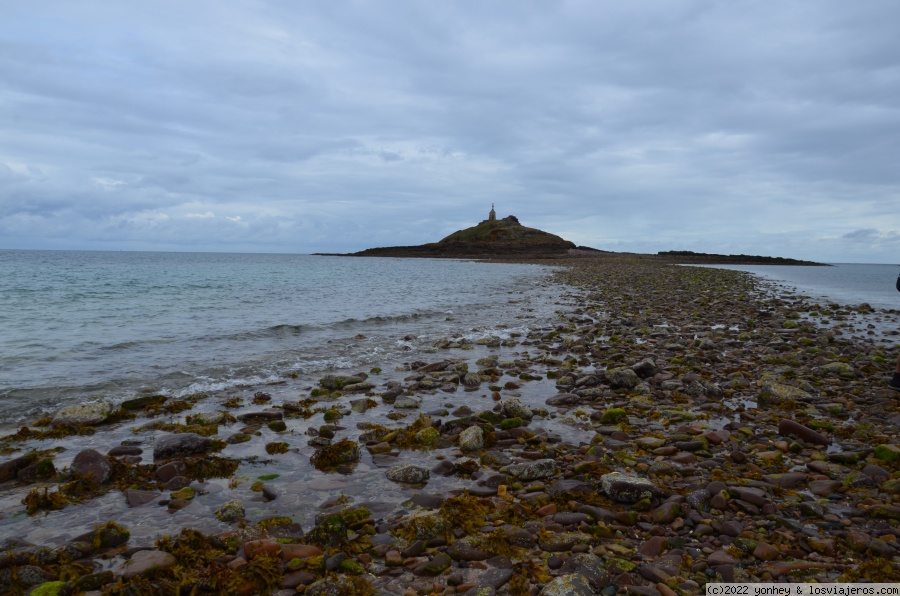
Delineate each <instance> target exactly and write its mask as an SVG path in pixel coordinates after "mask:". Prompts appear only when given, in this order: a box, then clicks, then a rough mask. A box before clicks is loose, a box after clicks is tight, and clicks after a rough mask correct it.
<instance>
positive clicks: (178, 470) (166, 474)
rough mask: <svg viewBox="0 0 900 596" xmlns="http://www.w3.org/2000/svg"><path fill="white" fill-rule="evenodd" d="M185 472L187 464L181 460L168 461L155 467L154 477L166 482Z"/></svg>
mask: <svg viewBox="0 0 900 596" xmlns="http://www.w3.org/2000/svg"><path fill="white" fill-rule="evenodd" d="M185 474H187V465H185V463H184V462H183V461H180V460H177V461H170V462H169V463H167V464H163V465H161V466H160V467H158V468H156V477H157V478H159V479H160V480H161V481H163V482H168V481H170V480H171V479H172V478H175V477H176V476H184V475H185Z"/></svg>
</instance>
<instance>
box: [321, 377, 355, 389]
mask: <svg viewBox="0 0 900 596" xmlns="http://www.w3.org/2000/svg"><path fill="white" fill-rule="evenodd" d="M364 380H365V379H363V378H362V377H361V376H357V375H325V376H324V377H322V378H321V379H319V385H320V386H322V387H324V388H326V389H331V390H332V391H338V390H341V389H343V388H344V387H345V386H347V385H354V384H356V383H361V382H363V381H364Z"/></svg>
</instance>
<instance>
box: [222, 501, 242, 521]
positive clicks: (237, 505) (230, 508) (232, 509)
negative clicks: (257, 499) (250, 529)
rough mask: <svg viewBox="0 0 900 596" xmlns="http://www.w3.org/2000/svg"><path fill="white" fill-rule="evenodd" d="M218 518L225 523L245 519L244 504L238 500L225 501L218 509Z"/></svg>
mask: <svg viewBox="0 0 900 596" xmlns="http://www.w3.org/2000/svg"><path fill="white" fill-rule="evenodd" d="M216 517H217V518H218V519H219V520H220V521H223V522H225V523H229V524H230V523H231V522H235V521H237V520H239V519H241V518H243V517H244V503H243V501H239V500H237V499H232V500H230V501H225V503H223V504H222V506H221V507H219V508H218V509H216Z"/></svg>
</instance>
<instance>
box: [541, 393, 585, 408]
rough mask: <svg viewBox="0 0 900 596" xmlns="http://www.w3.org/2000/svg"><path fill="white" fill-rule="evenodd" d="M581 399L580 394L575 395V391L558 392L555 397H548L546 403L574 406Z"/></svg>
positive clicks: (549, 404)
mask: <svg viewBox="0 0 900 596" xmlns="http://www.w3.org/2000/svg"><path fill="white" fill-rule="evenodd" d="M580 401H581V396H580V395H575V394H574V393H558V394H556V395H554V396H553V397H548V398H547V400H546V401H545V402H544V403H545V404H547V405H548V406H572V405H575V404H577V403H579V402H580Z"/></svg>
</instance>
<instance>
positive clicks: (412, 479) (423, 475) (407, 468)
mask: <svg viewBox="0 0 900 596" xmlns="http://www.w3.org/2000/svg"><path fill="white" fill-rule="evenodd" d="M385 476H387V479H388V480H390V481H391V482H399V483H403V484H424V483H425V482H428V478H429V477H430V476H431V474H430V473H429V471H428V468H423V467H421V466H415V465H412V464H404V465H401V466H394V467H393V468H391V469H390V470H388V471H387V472H386V473H385Z"/></svg>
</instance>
